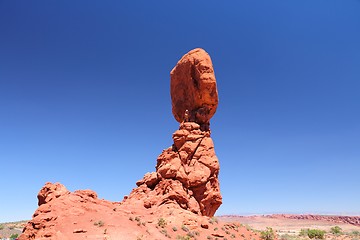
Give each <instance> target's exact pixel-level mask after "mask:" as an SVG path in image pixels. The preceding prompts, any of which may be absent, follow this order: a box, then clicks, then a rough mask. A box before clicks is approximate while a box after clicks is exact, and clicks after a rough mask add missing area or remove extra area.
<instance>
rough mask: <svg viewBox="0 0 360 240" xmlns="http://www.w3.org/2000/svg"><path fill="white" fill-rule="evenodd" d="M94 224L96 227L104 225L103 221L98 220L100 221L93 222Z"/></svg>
mask: <svg viewBox="0 0 360 240" xmlns="http://www.w3.org/2000/svg"><path fill="white" fill-rule="evenodd" d="M94 225H95V226H98V227H102V226H104V222H103V221H101V220H100V221H97V222H94Z"/></svg>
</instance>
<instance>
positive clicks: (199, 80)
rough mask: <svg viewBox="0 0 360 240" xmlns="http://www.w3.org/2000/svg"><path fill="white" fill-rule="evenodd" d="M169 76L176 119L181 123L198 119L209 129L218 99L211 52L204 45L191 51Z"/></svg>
mask: <svg viewBox="0 0 360 240" xmlns="http://www.w3.org/2000/svg"><path fill="white" fill-rule="evenodd" d="M170 77H171V83H170V93H171V100H172V112H173V115H174V117H175V119H176V120H177V121H178V122H179V123H181V122H183V121H184V120H189V121H191V122H196V123H198V124H200V125H201V126H205V128H206V126H207V125H208V123H209V121H210V118H211V117H212V116H213V115H214V114H215V112H216V108H217V106H218V101H219V100H218V93H217V87H216V79H215V74H214V69H213V65H212V62H211V58H210V56H209V54H207V52H205V51H204V50H203V49H201V48H196V49H194V50H191V51H190V52H188V53H187V54H185V55H184V56H183V57H182V58H181V59H180V60H179V62H178V63H177V64H176V66H175V67H174V68H173V70H172V71H171V73H170ZM185 112H188V113H186V114H185ZM186 115H188V116H186ZM186 118H188V119H186Z"/></svg>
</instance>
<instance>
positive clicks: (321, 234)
mask: <svg viewBox="0 0 360 240" xmlns="http://www.w3.org/2000/svg"><path fill="white" fill-rule="evenodd" d="M307 235H308V237H309V238H311V239H313V238H315V239H324V238H325V231H323V230H319V229H308V230H307Z"/></svg>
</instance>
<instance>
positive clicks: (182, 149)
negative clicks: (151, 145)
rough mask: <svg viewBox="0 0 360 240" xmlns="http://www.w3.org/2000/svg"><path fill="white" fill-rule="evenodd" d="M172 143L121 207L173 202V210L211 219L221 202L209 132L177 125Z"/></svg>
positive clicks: (191, 126) (156, 205) (192, 126)
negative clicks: (177, 208) (152, 170)
mask: <svg viewBox="0 0 360 240" xmlns="http://www.w3.org/2000/svg"><path fill="white" fill-rule="evenodd" d="M173 140H174V144H173V146H172V147H170V148H168V149H166V150H164V151H163V152H162V153H161V154H160V156H159V157H158V159H157V165H156V172H153V173H147V174H145V176H144V178H143V179H142V180H140V181H138V182H137V183H136V184H137V185H138V188H136V189H134V190H133V191H132V192H131V193H130V196H129V197H128V198H126V199H125V200H124V204H130V205H134V204H136V203H137V204H140V205H141V204H142V205H143V206H144V207H146V208H151V207H159V206H161V205H163V204H169V203H174V204H175V207H176V206H178V207H180V208H183V209H186V210H190V211H191V212H193V213H196V214H201V215H204V216H213V215H214V214H215V211H216V210H217V209H218V207H219V206H220V205H221V203H222V198H221V194H220V190H219V181H218V174H219V162H218V159H217V157H216V155H215V151H214V144H213V141H212V139H211V138H210V132H209V131H202V130H200V125H199V124H197V123H194V122H184V123H181V124H180V129H179V130H177V131H176V132H175V133H174V134H173Z"/></svg>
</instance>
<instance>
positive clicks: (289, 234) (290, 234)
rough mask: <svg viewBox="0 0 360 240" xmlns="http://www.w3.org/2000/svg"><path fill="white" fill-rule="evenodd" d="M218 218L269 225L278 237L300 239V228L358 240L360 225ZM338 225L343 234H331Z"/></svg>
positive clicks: (256, 226) (262, 226)
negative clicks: (332, 229)
mask: <svg viewBox="0 0 360 240" xmlns="http://www.w3.org/2000/svg"><path fill="white" fill-rule="evenodd" d="M218 219H219V220H220V221H224V222H239V223H241V224H243V225H245V226H248V227H249V228H251V229H255V230H260V231H261V230H265V229H266V228H267V227H271V228H273V229H274V230H276V233H277V235H278V238H279V239H284V240H285V239H301V238H300V237H299V233H300V230H301V229H320V230H325V231H326V235H325V236H326V239H329V240H331V239H336V240H345V239H346V240H360V235H359V234H357V233H359V232H360V226H354V225H351V224H344V223H333V222H329V221H318V220H304V219H278V218H270V217H267V216H262V215H260V216H219V217H218ZM334 226H339V227H340V228H341V229H342V232H343V234H340V235H333V234H331V233H330V230H331V228H332V227H334Z"/></svg>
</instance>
